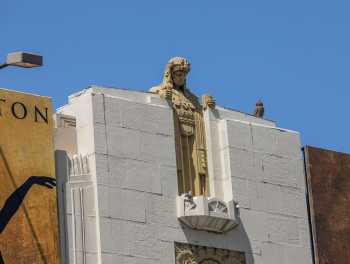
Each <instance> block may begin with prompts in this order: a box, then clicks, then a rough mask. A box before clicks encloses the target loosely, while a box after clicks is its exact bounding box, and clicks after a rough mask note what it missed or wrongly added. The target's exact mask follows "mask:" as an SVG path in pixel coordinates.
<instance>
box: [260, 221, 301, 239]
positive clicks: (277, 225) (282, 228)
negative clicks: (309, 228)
mask: <svg viewBox="0 0 350 264" xmlns="http://www.w3.org/2000/svg"><path fill="white" fill-rule="evenodd" d="M263 228H264V229H265V230H266V232H267V236H268V242H272V243H279V244H294V245H300V244H301V243H300V242H301V241H300V235H299V223H298V219H297V218H294V217H285V216H280V215H272V214H269V215H268V216H267V219H266V225H265V226H264V227H263Z"/></svg>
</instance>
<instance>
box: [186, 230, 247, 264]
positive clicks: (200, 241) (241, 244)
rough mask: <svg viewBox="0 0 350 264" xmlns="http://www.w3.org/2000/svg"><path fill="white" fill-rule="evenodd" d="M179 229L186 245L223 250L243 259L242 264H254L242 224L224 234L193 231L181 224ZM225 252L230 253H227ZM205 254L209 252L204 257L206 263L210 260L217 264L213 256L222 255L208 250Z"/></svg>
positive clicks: (225, 263) (228, 263) (226, 263)
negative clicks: (182, 233)
mask: <svg viewBox="0 0 350 264" xmlns="http://www.w3.org/2000/svg"><path fill="white" fill-rule="evenodd" d="M181 228H182V230H183V232H184V234H185V236H186V239H187V243H189V244H191V245H196V246H203V247H206V248H214V249H224V251H226V252H227V253H230V256H235V257H236V256H237V258H238V259H243V258H245V262H244V261H243V262H242V264H243V263H246V264H254V256H253V250H252V247H251V243H250V240H249V238H248V235H247V233H246V231H245V228H244V225H243V224H242V223H240V224H239V225H238V226H237V227H235V228H234V229H232V230H231V231H229V232H227V233H225V234H218V233H213V232H207V231H199V230H193V229H190V228H188V227H187V226H185V225H183V224H181ZM227 250H229V251H231V252H228V251H227ZM207 252H209V253H208V254H209V255H208V256H205V259H206V260H208V261H209V260H211V261H212V262H213V263H217V262H218V260H216V261H215V259H216V258H215V254H220V255H221V257H222V254H224V253H223V252H222V253H219V252H220V250H212V251H210V250H208V251H207ZM210 252H211V253H210ZM235 252H236V253H235ZM217 257H219V256H217ZM210 258H212V259H210ZM201 259H202V258H201ZM221 259H222V258H221ZM202 261H203V260H202ZM200 263H202V262H200ZM203 263H205V262H203ZM219 263H220V264H230V263H231V262H219Z"/></svg>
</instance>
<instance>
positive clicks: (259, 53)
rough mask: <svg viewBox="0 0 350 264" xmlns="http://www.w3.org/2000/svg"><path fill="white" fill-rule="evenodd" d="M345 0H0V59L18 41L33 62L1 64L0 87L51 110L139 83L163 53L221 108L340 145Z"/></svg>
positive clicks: (154, 72)
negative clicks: (259, 103) (178, 59)
mask: <svg viewBox="0 0 350 264" xmlns="http://www.w3.org/2000/svg"><path fill="white" fill-rule="evenodd" d="M349 11H350V1H342V0H335V1H324V0H318V1H315V0H309V1H305V0H304V1H302V0H294V1H281V0H264V1H261V0H259V1H237V0H227V1H226V0H222V1H213V0H211V1H209V0H202V1H199V0H192V1H188V0H178V1H168V0H162V1H161V0H154V1H153V0H149V1H145V0H138V1H136V0H128V1H121V0H100V1H96V0H95V1H92V0H74V1H68V0H60V1H47V0H45V1H44V0H36V1H19V0H2V1H1V2H0V17H1V23H0V33H1V35H0V39H1V41H0V57H1V59H2V60H4V59H5V56H6V54H7V53H9V52H12V51H16V50H27V51H32V52H37V53H40V54H42V55H43V56H44V60H45V66H44V67H42V68H37V69H20V68H6V69H3V70H1V71H0V87H5V88H11V89H15V90H21V91H25V92H32V93H36V94H40V95H47V96H51V97H52V98H53V102H54V107H55V108H57V107H59V106H61V105H63V104H65V103H66V101H67V96H68V95H70V94H72V93H73V92H76V91H78V90H81V89H83V88H85V87H87V86H88V85H91V84H96V85H103V86H112V87H121V88H129V89H135V90H148V89H149V88H150V87H151V86H153V85H156V84H158V83H159V82H160V81H161V75H162V72H163V69H164V66H165V64H166V62H167V61H168V59H169V58H170V57H173V56H185V57H187V58H188V59H189V60H190V61H191V64H192V71H191V73H190V75H189V80H188V85H189V87H190V88H191V89H192V90H193V91H194V92H195V93H196V94H198V95H201V94H203V93H210V94H212V95H214V97H215V98H216V99H217V103H218V104H219V105H222V106H226V107H231V108H234V109H238V110H240V111H244V112H251V111H252V109H253V108H254V104H255V101H256V100H257V99H259V98H260V99H262V100H263V102H264V104H265V108H266V118H269V119H272V120H275V121H277V124H278V126H279V127H284V128H288V129H292V130H297V131H300V132H301V137H302V143H303V145H305V144H309V145H315V146H319V147H324V148H330V149H334V150H338V151H344V152H350V140H349V139H348V137H349V134H350V133H349V132H350V124H349V122H348V121H347V120H348V116H349V111H348V110H346V109H347V105H348V104H349V101H350V90H349V87H350V85H349V84H350V80H349V76H350V74H349V69H350V67H349V66H350V65H349V64H350V34H349V29H350V27H349V26H350V16H349Z"/></svg>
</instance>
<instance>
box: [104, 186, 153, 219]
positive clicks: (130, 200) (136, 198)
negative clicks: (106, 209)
mask: <svg viewBox="0 0 350 264" xmlns="http://www.w3.org/2000/svg"><path fill="white" fill-rule="evenodd" d="M107 191H108V193H109V204H110V216H111V217H112V218H117V219H124V220H130V221H135V222H141V223H144V222H146V196H145V195H146V194H145V193H143V192H137V191H132V190H124V189H119V188H108V190H107Z"/></svg>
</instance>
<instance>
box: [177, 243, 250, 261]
mask: <svg viewBox="0 0 350 264" xmlns="http://www.w3.org/2000/svg"><path fill="white" fill-rule="evenodd" d="M175 258H176V264H245V263H246V261H245V256H244V253H243V252H239V251H233V250H227V249H218V248H211V247H203V246H197V245H190V244H184V243H175Z"/></svg>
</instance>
